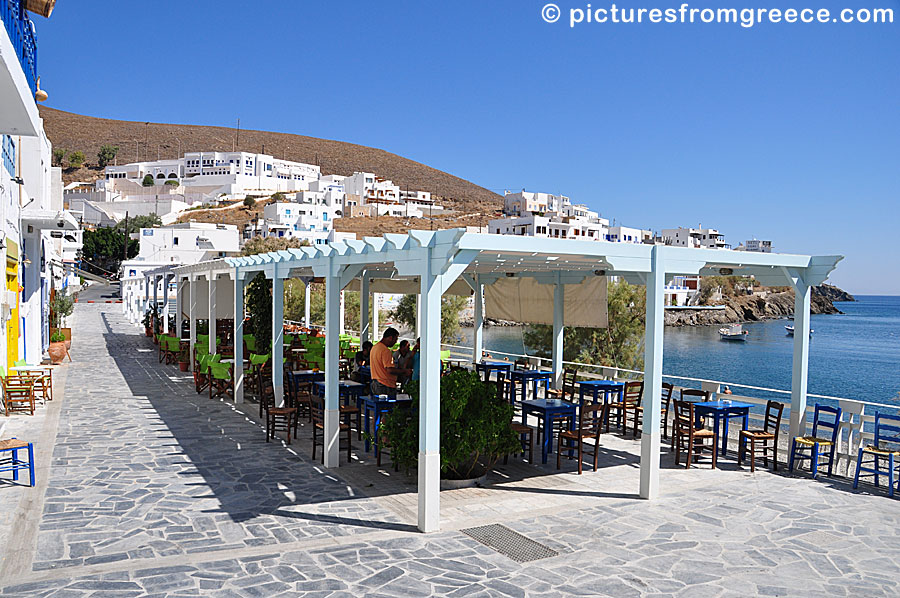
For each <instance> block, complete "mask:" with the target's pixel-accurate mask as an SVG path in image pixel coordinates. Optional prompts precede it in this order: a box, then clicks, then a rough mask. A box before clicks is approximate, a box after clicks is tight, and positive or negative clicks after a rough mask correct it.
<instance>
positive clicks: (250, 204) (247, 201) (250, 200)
mask: <svg viewBox="0 0 900 598" xmlns="http://www.w3.org/2000/svg"><path fill="white" fill-rule="evenodd" d="M244 205H245V206H246V207H248V208H252V207H253V206H255V205H256V200H255V199H253V196H252V195H248V196H247V197H245V198H244Z"/></svg>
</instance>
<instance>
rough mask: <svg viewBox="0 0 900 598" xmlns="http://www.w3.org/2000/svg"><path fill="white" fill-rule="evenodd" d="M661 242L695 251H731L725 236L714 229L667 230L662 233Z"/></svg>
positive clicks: (699, 227) (700, 227)
mask: <svg viewBox="0 0 900 598" xmlns="http://www.w3.org/2000/svg"><path fill="white" fill-rule="evenodd" d="M659 240H660V242H661V243H662V244H663V245H671V246H673V247H690V248H694V249H698V248H699V249H730V248H731V245H729V244H728V243H726V242H725V235H723V234H722V233H720V232H719V231H718V230H716V229H714V228H703V227H702V226H698V227H697V228H665V229H663V230H662V232H661V233H660V238H659Z"/></svg>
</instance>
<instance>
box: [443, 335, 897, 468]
mask: <svg viewBox="0 0 900 598" xmlns="http://www.w3.org/2000/svg"><path fill="white" fill-rule="evenodd" d="M443 347H444V348H445V349H449V350H450V352H451V357H452V358H453V359H459V360H461V361H471V360H472V348H471V347H465V346H460V345H452V344H448V343H444V344H443ZM490 353H491V354H492V355H503V356H507V357H512V358H515V359H527V360H528V361H529V362H530V363H532V364H533V365H536V366H538V367H540V366H541V365H543V364H544V362H547V363H548V364H549V362H550V361H551V360H550V359H548V358H546V357H536V356H533V355H525V354H521V353H507V352H505V351H490ZM563 364H564V365H568V366H575V367H576V368H579V369H582V368H586V369H588V370H594V371H588V372H579V375H580V376H581V377H583V378H607V379H611V380H621V379H627V377H624V376H620V374H622V373H626V374H632V375H636V376H643V374H644V372H643V371H641V370H631V369H627V368H620V367H615V366H604V365H596V364H591V363H580V362H577V361H563ZM596 370H599V373H597V372H596ZM663 378H667V379H670V380H680V381H687V382H695V383H699V384H700V387H701V389H702V390H708V391H710V392H711V393H719V392H720V391H721V388H722V387H724V386H727V387H729V388H739V389H746V390H751V391H761V392H767V393H774V394H778V395H788V396H790V394H791V392H790V391H788V390H782V389H778V388H767V387H764V386H752V385H749V384H740V383H736V382H723V381H720V380H707V379H704V378H691V377H689V376H675V375H668V374H664V375H663ZM680 388H682V387H676V392H677V390H679V389H680ZM673 396H674V395H673ZM727 396H728V398H729V399H731V400H736V401H743V402H746V403H750V404H751V405H754V406H755V407H757V409H755V410H751V412H750V419H751V420H752V421H753V422H754V423H760V424H761V423H762V422H763V420H764V419H765V406H766V402H767V400H768V399H765V398H761V397H754V396H748V395H739V394H729V395H727ZM807 396H808V397H811V398H815V399H825V400H827V401H833V402H835V403H837V404H838V406H839V407H840V408H841V410H842V416H841V424H840V427H839V431H838V442H837V447H836V448H835V468H834V471H835V473H837V474H840V475H846V476H848V477H849V476H852V475H853V474H854V472H855V463H856V457H857V454H858V452H859V448H860V446H862V445H863V443H864V442H871V441H873V439H874V433H873V430H874V427H875V415H874V411H876V410H880V411H887V412H889V413H890V412H893V413H900V406H898V405H887V404H885V403H875V402H872V401H860V400H857V399H847V398H843V397H833V396H829V395H818V394H811V393H810V394H807ZM780 402H781V403H783V404H784V406H785V409H784V413H783V415H782V422H783V423H786V422H789V421H790V409H791V405H790V399H788V400H787V401H780ZM663 407H665V406H663ZM866 407H870V408H872V411H871V412H870V413H871V414H869V413H866ZM814 411H815V404H812V405H810V404H807V406H806V420H807V422H811V421H812V417H813V414H814ZM784 438H786V439H787V435H785V436H784ZM789 450H790V442H789V439H788V443H787V444H786V445H784V446H781V447H779V453H780V454H781V457H782V460H783V461H787V458H788V457H789V455H788V451H789Z"/></svg>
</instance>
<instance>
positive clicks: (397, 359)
mask: <svg viewBox="0 0 900 598" xmlns="http://www.w3.org/2000/svg"><path fill="white" fill-rule="evenodd" d="M412 359H413V352H412V349H410V348H409V341H408V340H402V341H400V347H399V348H398V349H397V352H396V353H394V367H396V368H399V369H401V370H409V371H410V373H412ZM397 380H398V381H399V382H400V383H401V384H402V383H404V382H406V381H407V380H409V376H397Z"/></svg>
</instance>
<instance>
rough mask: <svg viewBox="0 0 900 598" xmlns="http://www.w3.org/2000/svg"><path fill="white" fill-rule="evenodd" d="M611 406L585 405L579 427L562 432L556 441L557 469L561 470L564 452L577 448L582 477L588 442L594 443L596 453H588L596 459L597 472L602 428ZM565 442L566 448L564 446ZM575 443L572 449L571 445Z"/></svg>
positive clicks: (595, 467)
mask: <svg viewBox="0 0 900 598" xmlns="http://www.w3.org/2000/svg"><path fill="white" fill-rule="evenodd" d="M608 407H609V405H604V404H603V403H585V404H584V405H582V407H581V411H580V413H579V416H578V425H577V426H575V429H574V430H560V431H559V434H558V435H557V437H556V438H557V440H556V469H559V468H560V459H561V457H562V452H563V451H564V450H567V449H571V448H575V449H577V450H578V475H581V472H582V469H583V467H584V464H583V462H582V457H583V455H584V444H585V442H586V441H588V440H593V441H594V452H593V453H588V454H589V455H592V456H593V457H594V471H597V462H598V459H599V454H600V426H601V424H602V422H603V420H604V419H606V417H607V412H608ZM563 441H565V443H566V446H565V447H564V446H563ZM573 442H574V443H575V446H574V447H572V445H571V443H573Z"/></svg>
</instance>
